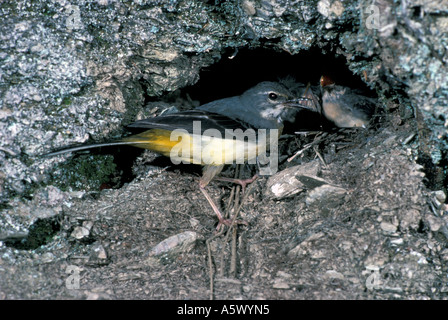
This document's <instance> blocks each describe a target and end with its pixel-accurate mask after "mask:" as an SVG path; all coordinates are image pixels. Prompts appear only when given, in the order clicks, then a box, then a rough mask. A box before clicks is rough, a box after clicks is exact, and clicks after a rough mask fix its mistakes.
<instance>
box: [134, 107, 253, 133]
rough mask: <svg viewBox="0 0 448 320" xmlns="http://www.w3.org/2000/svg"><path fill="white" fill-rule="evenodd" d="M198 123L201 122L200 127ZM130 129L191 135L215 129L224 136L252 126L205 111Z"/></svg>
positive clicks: (153, 120)
mask: <svg viewBox="0 0 448 320" xmlns="http://www.w3.org/2000/svg"><path fill="white" fill-rule="evenodd" d="M197 122H199V124H200V127H199V126H198V123H197ZM129 127H131V128H140V129H164V130H169V131H173V130H176V129H181V130H186V131H187V132H188V133H191V134H192V133H200V134H203V133H204V131H206V130H208V129H215V130H218V131H219V132H220V133H221V134H224V133H225V132H226V130H234V129H243V130H244V129H248V128H250V126H249V125H248V124H247V123H245V122H243V121H239V120H236V119H232V118H229V117H227V116H224V115H221V114H218V113H213V112H208V111H204V110H190V111H182V112H177V113H171V114H167V115H161V116H158V117H154V118H148V119H144V120H140V121H137V122H134V123H132V124H131V125H129Z"/></svg>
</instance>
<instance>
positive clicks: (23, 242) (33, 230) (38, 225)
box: [4, 217, 61, 250]
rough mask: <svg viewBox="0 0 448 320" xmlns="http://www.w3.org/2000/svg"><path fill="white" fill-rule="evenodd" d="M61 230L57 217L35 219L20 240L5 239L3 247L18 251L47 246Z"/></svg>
mask: <svg viewBox="0 0 448 320" xmlns="http://www.w3.org/2000/svg"><path fill="white" fill-rule="evenodd" d="M60 229H61V225H60V223H59V220H58V217H51V218H46V219H37V220H36V221H35V222H34V223H33V224H32V225H31V226H30V228H29V233H28V235H27V236H26V237H24V238H21V239H5V240H4V242H5V245H6V246H7V247H12V248H15V249H19V250H34V249H37V248H39V247H40V246H42V245H44V244H47V243H48V242H50V241H51V240H52V239H53V236H54V235H56V234H57V233H58V232H59V230H60Z"/></svg>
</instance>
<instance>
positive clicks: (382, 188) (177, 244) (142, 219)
mask: <svg viewBox="0 0 448 320" xmlns="http://www.w3.org/2000/svg"><path fill="white" fill-rule="evenodd" d="M0 9H1V10H0V18H1V22H0V97H1V99H0V141H1V144H0V181H1V185H0V197H1V199H0V200H1V210H2V211H1V214H0V244H1V245H0V298H4V299H18V298H33V299H57V298H64V299H78V298H87V299H101V298H111V299H119V298H124V299H131V298H142V299H143V298H150V299H167V298H172V299H190V298H192V299H208V298H210V296H211V295H213V296H214V297H215V298H221V299H237V298H243V299H300V298H303V299H309V298H328V299H335V298H336V299H337V298H340V299H345V298H349V299H390V298H405V299H442V298H446V297H447V292H448V287H447V281H446V279H447V278H446V277H447V262H448V251H447V247H446V243H447V239H448V238H447V236H448V230H447V223H448V221H447V218H446V212H447V207H446V185H447V178H446V170H447V161H446V155H447V146H446V142H447V138H446V134H447V127H448V120H447V116H446V115H447V111H446V105H447V102H448V101H447V100H448V72H447V70H446V69H447V67H446V65H447V55H446V52H445V51H446V48H447V45H448V44H447V42H448V37H447V36H446V35H447V34H448V30H447V29H448V23H447V21H448V20H447V19H448V18H447V16H446V15H447V10H448V8H446V6H445V5H444V2H443V1H440V2H437V1H435V2H434V1H425V0H420V1H413V2H412V3H410V2H409V1H401V2H400V3H398V2H393V1H386V0H381V1H344V2H341V1H338V0H334V1H331V0H320V1H288V0H277V1H274V0H266V1H258V0H244V1H239V2H238V1H235V2H233V1H222V2H220V1H218V2H216V3H215V2H214V1H199V0H196V1H181V0H179V1H136V2H122V1H108V0H98V1H96V2H90V1H89V2H88V1H81V0H80V1H25V0H21V1H16V2H14V3H5V2H2V3H1V4H0ZM327 72H328V73H333V75H335V76H336V77H334V78H335V81H337V82H338V83H341V84H343V85H350V86H355V87H359V88H363V89H370V90H371V94H376V95H378V97H379V100H380V101H381V104H382V106H383V107H384V109H385V116H384V117H383V119H382V120H381V122H380V124H378V125H377V126H376V127H375V128H371V129H370V130H355V131H351V130H348V131H347V130H344V131H342V132H339V131H338V132H334V131H333V132H331V133H330V134H328V136H327V137H326V138H325V139H322V141H321V142H320V143H318V144H316V145H315V148H314V147H313V148H309V149H307V150H306V151H304V152H303V153H302V154H301V155H300V156H296V157H295V158H294V160H293V161H291V162H288V161H287V159H288V158H291V157H292V156H293V155H294V154H295V153H296V152H297V151H298V150H300V149H301V148H303V147H304V146H306V144H307V143H310V142H312V141H313V138H314V136H313V135H311V136H302V135H296V136H294V137H292V138H291V137H290V138H289V139H287V138H285V139H284V141H283V142H282V143H283V148H282V149H281V150H282V151H283V153H284V156H283V157H281V161H280V164H281V169H285V168H286V167H288V168H287V171H280V172H279V173H278V175H277V176H273V177H270V178H267V177H266V178H263V179H260V180H258V181H257V182H256V183H255V184H254V185H253V189H251V193H250V195H249V196H248V197H247V198H246V199H245V200H244V203H243V205H242V209H241V212H240V214H241V216H242V218H243V219H245V220H246V221H248V222H249V226H247V227H246V226H239V227H238V232H237V233H236V236H235V239H234V246H233V247H232V246H231V243H232V241H231V237H230V238H229V239H230V240H229V241H230V242H229V243H226V242H225V241H227V240H226V239H227V238H226V237H225V236H224V235H222V236H219V237H215V238H212V236H213V234H214V230H215V218H214V216H213V214H212V212H211V210H210V208H209V207H208V205H207V203H206V201H205V200H204V199H203V198H202V195H201V194H200V192H199V190H198V189H197V178H196V175H197V173H198V172H199V171H197V169H195V168H193V169H192V168H190V167H187V168H183V167H181V168H172V167H171V166H170V165H169V163H167V162H163V161H161V160H157V159H156V160H155V161H156V162H154V157H155V156H154V155H152V154H150V153H145V154H143V155H140V154H139V153H138V152H135V153H133V152H134V151H129V150H127V149H126V150H118V151H117V150H101V151H96V152H93V153H90V154H81V155H77V156H74V157H72V156H70V155H66V156H62V157H56V158H51V159H50V158H42V157H40V155H41V154H43V153H45V152H48V151H50V150H53V149H55V148H59V147H62V146H66V145H71V144H75V143H83V142H87V141H89V142H92V141H103V140H106V139H110V138H116V137H119V136H121V135H122V134H123V129H122V128H123V126H125V125H127V124H129V123H130V122H132V121H134V120H136V119H140V118H143V117H149V116H154V115H157V114H159V113H160V112H161V111H162V110H166V109H168V108H171V107H172V106H175V107H177V108H178V109H186V108H191V107H193V106H197V105H198V104H199V103H205V102H208V101H210V100H213V99H217V98H222V97H227V96H231V95H234V94H239V93H241V92H242V91H244V90H245V89H247V88H248V87H250V86H251V85H253V84H254V83H257V82H260V81H262V80H270V79H276V77H279V76H285V75H288V74H290V75H292V76H294V77H295V78H296V79H297V80H299V81H301V82H304V83H306V82H308V81H310V82H312V84H317V81H318V79H319V77H320V75H321V74H322V73H327ZM296 129H297V128H296ZM157 161H159V163H158V162H157ZM156 164H157V165H156ZM231 169H232V168H230V172H227V173H228V174H232V171H231ZM296 170H297V171H296ZM195 173H196V174H195ZM246 174H249V173H248V172H246ZM286 176H287V178H288V180H287V181H289V183H287V184H288V185H287V187H285V188H283V189H285V190H287V191H286V192H287V193H284V194H282V195H281V196H278V195H276V192H278V191H279V190H280V189H282V188H280V185H278V184H279V183H280V182H282V181H283V182H285V181H286V178H285V177H286ZM294 179H295V180H294ZM273 186H277V187H276V188H275V189H274V190H273V189H272V187H273ZM209 188H210V192H211V193H212V196H213V197H214V198H215V199H221V202H220V205H221V206H222V207H223V208H227V200H228V198H229V197H230V187H229V186H228V185H226V184H222V183H212V185H211V186H210V187H209ZM232 248H233V249H232ZM208 252H209V253H210V255H211V256H212V260H213V263H212V266H213V268H212V270H213V271H214V273H213V274H212V273H211V272H210V268H209V254H208ZM159 253H160V254H159ZM211 279H213V281H211ZM211 284H213V290H212V291H213V292H211V289H212V287H211Z"/></svg>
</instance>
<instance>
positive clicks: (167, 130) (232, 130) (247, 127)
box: [44, 81, 314, 229]
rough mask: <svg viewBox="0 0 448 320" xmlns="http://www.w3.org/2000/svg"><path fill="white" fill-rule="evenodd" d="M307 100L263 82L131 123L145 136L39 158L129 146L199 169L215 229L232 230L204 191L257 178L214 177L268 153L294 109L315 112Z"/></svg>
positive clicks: (80, 146)
mask: <svg viewBox="0 0 448 320" xmlns="http://www.w3.org/2000/svg"><path fill="white" fill-rule="evenodd" d="M306 99H307V98H302V97H296V96H294V95H293V94H292V93H291V91H290V90H289V88H288V87H287V86H286V85H285V84H282V83H281V82H271V81H263V82H261V83H258V84H257V85H255V86H254V87H252V88H250V89H248V90H246V91H245V92H243V93H242V94H241V95H239V96H233V97H228V98H223V99H219V100H215V101H212V102H209V103H206V104H203V105H201V106H199V107H197V108H196V109H192V110H186V111H180V112H176V113H170V114H162V115H160V116H157V117H153V118H148V119H143V120H139V121H136V122H134V123H132V124H130V125H129V127H130V128H138V129H143V130H144V131H143V132H141V133H138V134H134V135H131V136H128V137H124V138H122V139H121V140H117V141H111V142H105V143H97V144H86V145H79V146H72V147H67V148H63V149H60V150H56V151H53V152H50V153H47V154H45V155H44V156H46V157H50V156H57V155H60V154H64V153H68V152H76V151H81V150H87V149H92V148H99V147H106V146H120V145H131V146H134V147H139V148H143V149H149V150H151V151H154V152H156V153H159V154H161V155H163V156H166V157H170V159H171V161H172V162H173V163H174V164H179V163H181V162H182V163H192V164H197V165H201V166H203V170H202V176H201V177H200V179H199V189H200V191H201V192H202V193H203V195H204V196H205V198H206V199H207V201H208V202H209V204H210V206H211V207H212V209H213V211H214V212H215V214H216V216H217V217H218V221H219V223H218V227H217V228H218V229H219V228H220V227H221V226H222V225H227V226H229V225H231V220H230V219H225V218H224V216H223V214H222V213H221V211H220V209H219V208H218V206H217V205H216V204H215V202H214V201H213V199H212V198H211V196H210V195H209V193H208V192H207V191H206V186H207V185H208V184H209V183H210V181H212V180H213V179H219V180H223V181H230V182H236V183H240V184H242V185H243V186H244V185H245V184H246V183H250V182H252V181H253V180H254V179H256V176H255V177H254V178H252V179H248V180H247V181H243V180H235V179H231V178H224V177H217V176H218V175H219V174H220V173H221V171H222V170H223V168H224V166H225V165H226V164H230V163H245V162H248V161H254V159H256V158H257V156H259V155H260V154H261V153H262V152H263V151H265V150H267V149H269V142H270V141H271V140H270V137H271V135H272V132H273V131H272V130H277V131H276V132H275V133H276V134H278V135H277V136H280V135H281V132H282V130H283V127H284V123H285V122H288V121H290V122H292V121H294V119H295V117H296V114H297V113H298V112H299V110H301V109H312V110H313V111H314V108H313V107H309V106H308V104H306V103H304V100H306ZM243 130H244V131H243ZM246 140H247V141H246ZM263 143H265V145H262V144H263Z"/></svg>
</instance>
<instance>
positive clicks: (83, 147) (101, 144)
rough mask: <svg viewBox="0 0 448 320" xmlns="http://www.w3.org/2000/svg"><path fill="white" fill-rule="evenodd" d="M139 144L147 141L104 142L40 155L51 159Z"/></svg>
mask: <svg viewBox="0 0 448 320" xmlns="http://www.w3.org/2000/svg"><path fill="white" fill-rule="evenodd" d="M140 143H142V144H143V143H147V141H114V142H105V143H97V144H90V145H81V146H76V147H69V148H65V149H61V150H57V151H53V152H50V153H46V154H44V155H42V156H43V157H53V156H57V155H60V154H64V153H68V152H75V151H82V150H88V149H94V148H101V147H111V146H124V145H134V146H135V145H136V144H140Z"/></svg>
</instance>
